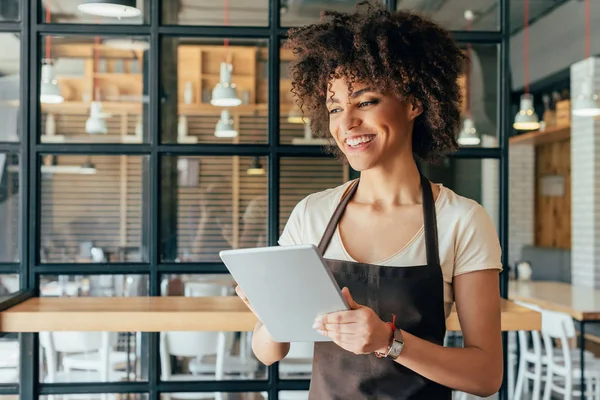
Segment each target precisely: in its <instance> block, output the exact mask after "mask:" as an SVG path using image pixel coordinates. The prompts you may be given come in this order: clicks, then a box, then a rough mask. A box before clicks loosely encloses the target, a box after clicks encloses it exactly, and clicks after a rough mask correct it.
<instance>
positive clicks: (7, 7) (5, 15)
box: [0, 0, 21, 398]
mask: <svg viewBox="0 0 600 400" xmlns="http://www.w3.org/2000/svg"><path fill="white" fill-rule="evenodd" d="M20 3H21V1H20V0H12V1H7V0H4V1H1V2H0V23H1V22H2V21H18V20H20V18H21V15H20V11H19V7H20V6H19V4H20ZM0 398H1V396H0Z"/></svg>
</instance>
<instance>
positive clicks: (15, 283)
mask: <svg viewBox="0 0 600 400" xmlns="http://www.w3.org/2000/svg"><path fill="white" fill-rule="evenodd" d="M19 288H20V283H19V275H18V274H0V299H1V298H2V296H8V295H10V294H12V293H16V292H18V291H19ZM0 365H1V364H0Z"/></svg>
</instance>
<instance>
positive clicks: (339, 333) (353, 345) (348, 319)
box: [313, 288, 391, 354]
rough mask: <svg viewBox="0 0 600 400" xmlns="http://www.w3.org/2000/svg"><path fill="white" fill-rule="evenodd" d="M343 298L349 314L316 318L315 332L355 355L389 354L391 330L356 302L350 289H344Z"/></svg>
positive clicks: (341, 313)
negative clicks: (348, 307)
mask: <svg viewBox="0 0 600 400" xmlns="http://www.w3.org/2000/svg"><path fill="white" fill-rule="evenodd" d="M342 295H343V296H344V298H345V299H346V302H347V303H348V306H350V310H348V311H339V312H334V313H329V314H325V315H322V316H320V317H317V319H316V320H315V324H314V325H313V328H315V329H317V331H318V332H319V333H320V334H322V335H325V336H328V337H330V338H331V340H333V341H334V342H335V343H336V344H337V345H338V346H340V347H341V348H343V349H345V350H348V351H350V352H352V353H354V354H369V353H373V352H375V351H376V352H380V353H385V352H387V349H388V346H389V344H390V340H391V328H390V326H389V325H388V324H387V323H385V322H383V321H382V320H381V319H380V318H379V316H378V315H377V314H376V313H375V311H373V309H371V308H369V307H367V306H363V305H360V304H358V303H357V302H355V301H354V299H353V298H352V296H351V295H350V291H349V290H348V288H343V289H342Z"/></svg>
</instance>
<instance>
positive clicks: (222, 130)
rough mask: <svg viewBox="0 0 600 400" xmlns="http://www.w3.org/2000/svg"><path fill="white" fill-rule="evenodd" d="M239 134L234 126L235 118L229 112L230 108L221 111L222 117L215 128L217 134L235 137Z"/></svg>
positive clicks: (222, 136) (218, 135)
mask: <svg viewBox="0 0 600 400" xmlns="http://www.w3.org/2000/svg"><path fill="white" fill-rule="evenodd" d="M237 135H238V133H237V131H236V130H235V128H234V127H233V119H232V118H231V115H230V114H229V110H223V111H221V119H220V120H219V122H217V126H216V128H215V136H216V137H220V138H233V137H236V136H237Z"/></svg>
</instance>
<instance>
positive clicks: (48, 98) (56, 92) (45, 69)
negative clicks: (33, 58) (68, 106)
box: [40, 63, 64, 104]
mask: <svg viewBox="0 0 600 400" xmlns="http://www.w3.org/2000/svg"><path fill="white" fill-rule="evenodd" d="M63 101H64V98H63V97H62V94H61V93H60V87H58V83H57V82H56V78H54V66H53V65H52V64H50V63H45V64H44V65H42V79H41V86H40V102H42V103H45V104H58V103H62V102H63Z"/></svg>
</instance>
